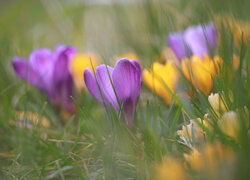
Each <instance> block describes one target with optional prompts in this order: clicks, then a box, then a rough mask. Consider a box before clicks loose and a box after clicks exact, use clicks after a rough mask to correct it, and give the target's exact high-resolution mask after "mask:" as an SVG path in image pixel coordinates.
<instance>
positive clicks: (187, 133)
mask: <svg viewBox="0 0 250 180" xmlns="http://www.w3.org/2000/svg"><path fill="white" fill-rule="evenodd" d="M198 122H199V123H202V124H203V125H204V126H207V125H208V123H207V121H206V117H205V120H201V119H200V118H197V119H196V120H193V119H191V120H190V123H189V124H188V125H183V126H182V130H178V131H177V134H178V135H179V136H180V138H181V139H182V140H183V142H184V143H187V144H194V145H202V144H204V143H205V132H204V131H203V129H202V128H201V126H199V124H198Z"/></svg>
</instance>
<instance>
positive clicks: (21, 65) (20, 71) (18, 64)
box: [12, 57, 27, 79]
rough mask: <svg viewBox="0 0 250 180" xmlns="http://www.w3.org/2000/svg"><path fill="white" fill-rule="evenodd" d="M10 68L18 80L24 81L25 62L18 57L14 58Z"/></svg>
mask: <svg viewBox="0 0 250 180" xmlns="http://www.w3.org/2000/svg"><path fill="white" fill-rule="evenodd" d="M12 66H13V68H14V71H15V73H16V74H17V75H18V77H19V78H20V79H25V77H26V76H27V61H26V60H25V59H22V58H19V57H14V58H13V60H12Z"/></svg>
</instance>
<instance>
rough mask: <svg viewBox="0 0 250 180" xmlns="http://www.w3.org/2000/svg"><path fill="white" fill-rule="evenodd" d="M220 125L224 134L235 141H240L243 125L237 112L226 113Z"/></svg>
mask: <svg viewBox="0 0 250 180" xmlns="http://www.w3.org/2000/svg"><path fill="white" fill-rule="evenodd" d="M218 125H219V127H220V129H221V130H222V132H223V133H224V134H226V135H228V136H230V137H232V138H233V139H234V140H238V137H239V136H238V135H239V132H240V129H241V124H240V120H239V118H238V115H237V113H236V112H234V111H229V112H226V113H224V114H223V116H222V118H221V119H220V120H219V122H218Z"/></svg>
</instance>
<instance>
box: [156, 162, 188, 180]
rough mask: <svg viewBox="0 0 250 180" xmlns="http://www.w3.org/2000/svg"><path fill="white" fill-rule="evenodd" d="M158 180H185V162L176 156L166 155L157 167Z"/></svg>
mask: <svg viewBox="0 0 250 180" xmlns="http://www.w3.org/2000/svg"><path fill="white" fill-rule="evenodd" d="M155 170H156V172H155V178H154V179H156V180H184V179H188V178H187V173H186V170H185V166H184V162H182V161H181V160H180V159H177V158H174V157H165V158H164V159H163V161H162V162H161V163H160V164H158V165H157V166H156V168H155Z"/></svg>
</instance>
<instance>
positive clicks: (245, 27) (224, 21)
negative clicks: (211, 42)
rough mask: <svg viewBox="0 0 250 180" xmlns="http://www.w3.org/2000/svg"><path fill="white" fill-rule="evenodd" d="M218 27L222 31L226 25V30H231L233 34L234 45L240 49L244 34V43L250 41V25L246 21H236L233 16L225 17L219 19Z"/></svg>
mask: <svg viewBox="0 0 250 180" xmlns="http://www.w3.org/2000/svg"><path fill="white" fill-rule="evenodd" d="M216 23H217V27H218V28H219V29H220V28H221V25H224V26H225V27H226V28H227V27H228V28H230V29H231V31H232V33H233V38H234V43H235V44H236V46H237V47H240V45H241V41H242V33H243V42H244V43H247V41H249V40H250V23H249V22H246V21H240V20H236V19H234V18H233V17H231V16H223V17H219V18H217V22H216Z"/></svg>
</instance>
